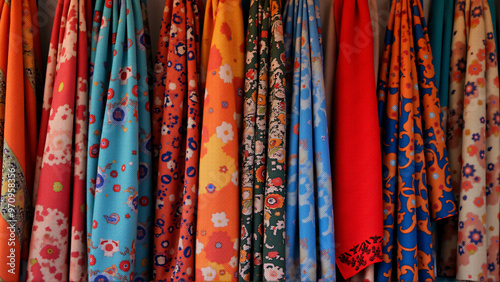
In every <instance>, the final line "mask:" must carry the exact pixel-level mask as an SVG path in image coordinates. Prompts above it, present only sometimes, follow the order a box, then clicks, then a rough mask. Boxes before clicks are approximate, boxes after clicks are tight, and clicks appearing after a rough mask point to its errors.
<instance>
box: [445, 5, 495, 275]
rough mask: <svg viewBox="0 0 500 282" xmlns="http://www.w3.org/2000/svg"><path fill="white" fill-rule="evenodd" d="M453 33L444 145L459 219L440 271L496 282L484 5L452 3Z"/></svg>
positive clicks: (488, 30)
mask: <svg viewBox="0 0 500 282" xmlns="http://www.w3.org/2000/svg"><path fill="white" fill-rule="evenodd" d="M453 29H454V31H453V39H452V55H451V62H450V80H451V84H450V93H449V94H450V95H449V111H448V136H447V145H448V148H449V152H450V170H451V182H452V184H453V189H454V191H455V196H456V199H457V202H458V203H459V215H458V219H457V221H455V225H453V224H450V225H448V226H447V229H445V232H446V233H445V236H444V237H443V238H442V239H443V243H442V246H443V250H442V252H443V253H444V256H443V257H444V258H443V266H442V269H444V270H445V272H443V274H445V275H450V276H454V275H455V267H456V278H457V279H460V280H473V281H480V280H493V281H497V280H499V279H500V278H499V273H500V271H499V267H500V265H499V262H498V255H499V245H498V240H499V234H498V232H499V227H500V225H499V224H500V222H499V219H498V218H499V211H500V202H499V199H498V195H499V192H500V182H499V179H500V163H499V159H500V158H499V157H500V141H499V138H500V137H499V135H498V130H499V125H500V111H499V107H498V103H499V90H498V68H497V58H496V48H495V37H494V29H493V21H492V18H491V11H490V8H489V5H488V1H486V0H484V1H483V0H467V1H464V0H459V1H456V3H455V18H454V27H453ZM457 230H458V234H457ZM446 234H457V235H458V236H446ZM455 254H456V256H455Z"/></svg>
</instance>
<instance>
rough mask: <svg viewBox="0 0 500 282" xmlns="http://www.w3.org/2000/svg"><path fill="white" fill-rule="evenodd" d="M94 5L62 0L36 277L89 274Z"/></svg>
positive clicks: (42, 170) (40, 180) (51, 65)
mask: <svg viewBox="0 0 500 282" xmlns="http://www.w3.org/2000/svg"><path fill="white" fill-rule="evenodd" d="M90 5H91V3H90V1H87V0H60V1H59V2H58V5H57V10H56V15H55V22H54V25H53V31H52V39H51V44H50V48H49V58H48V67H47V75H46V82H45V95H44V103H43V112H42V121H41V130H40V135H39V138H40V139H39V143H38V156H37V167H36V172H35V181H36V183H35V190H36V191H37V193H36V198H35V199H36V207H35V217H34V223H33V229H32V233H31V245H30V256H29V263H28V273H27V279H28V280H30V281H43V280H51V281H56V280H59V281H60V280H71V281H79V280H84V279H86V277H87V250H86V249H87V248H86V240H85V235H84V232H85V185H86V184H85V183H86V178H85V177H86V173H85V172H86V160H87V126H88V122H87V118H88V116H87V104H88V92H87V90H88V55H87V54H88V51H89V50H88V49H89V47H88V46H89V44H88V43H89V41H88V38H87V34H88V31H89V30H90V23H91V10H90V8H91V6H90ZM72 166H73V167H74V169H72ZM68 257H69V258H70V260H69V263H68V260H67V258H68Z"/></svg>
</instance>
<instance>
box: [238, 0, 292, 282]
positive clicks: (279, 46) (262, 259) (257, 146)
mask: <svg viewBox="0 0 500 282" xmlns="http://www.w3.org/2000/svg"><path fill="white" fill-rule="evenodd" d="M246 48H247V52H246V64H245V100H244V112H243V150H242V151H243V154H242V159H243V162H242V173H241V182H242V183H241V187H242V188H241V189H242V210H241V238H240V239H241V241H240V266H239V274H240V280H241V281H280V280H284V278H285V181H286V171H285V168H286V167H285V160H286V153H285V139H286V100H285V86H284V83H285V81H284V75H285V60H284V57H285V53H284V52H285V50H284V41H283V23H282V19H281V3H280V1H277V0H271V1H270V0H260V1H259V0H253V1H252V2H251V6H250V19H249V24H248V33H247V47H246Z"/></svg>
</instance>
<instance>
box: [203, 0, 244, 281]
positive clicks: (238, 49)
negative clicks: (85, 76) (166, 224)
mask: <svg viewBox="0 0 500 282" xmlns="http://www.w3.org/2000/svg"><path fill="white" fill-rule="evenodd" d="M203 38H204V39H203V41H202V60H201V69H202V72H201V74H202V85H203V77H204V75H206V76H205V79H206V88H205V98H204V101H203V127H202V134H201V147H200V163H199V193H198V213H197V220H196V224H197V226H196V258H195V266H196V276H195V278H196V280H215V281H235V280H237V279H238V250H239V234H240V232H239V231H240V200H239V199H240V191H239V173H238V169H239V158H238V156H239V152H238V147H239V143H240V141H241V136H240V130H239V128H241V114H242V102H243V83H244V67H245V61H244V60H245V58H244V56H245V53H244V52H245V36H244V30H243V14H242V8H241V1H239V0H225V1H222V0H221V1H219V0H209V1H207V5H206V9H205V22H204V27H203Z"/></svg>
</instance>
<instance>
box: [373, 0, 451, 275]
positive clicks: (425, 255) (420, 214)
mask: <svg viewBox="0 0 500 282" xmlns="http://www.w3.org/2000/svg"><path fill="white" fill-rule="evenodd" d="M432 59H433V58H432V53H431V49H430V45H429V37H428V34H427V27H426V25H425V20H424V17H423V11H422V6H421V2H420V1H419V0H393V1H392V6H391V13H390V19H389V24H388V27H387V33H386V37H385V49H384V55H383V58H382V61H381V67H380V77H379V82H378V93H377V96H378V103H379V121H380V127H381V133H382V161H383V167H382V172H383V174H382V175H383V201H384V204H383V207H384V210H383V214H384V236H383V249H382V251H383V253H382V262H381V263H379V264H378V265H377V267H376V275H375V277H376V279H377V280H380V281H393V280H402V281H416V280H418V281H426V280H431V279H434V278H435V274H434V272H435V271H434V250H433V243H432V232H431V226H430V223H431V220H438V219H442V218H446V217H449V216H452V215H454V214H455V213H456V207H455V204H454V201H453V193H452V188H451V182H450V172H449V169H448V157H447V151H446V146H445V135H444V132H443V128H442V126H441V121H440V113H441V108H440V103H439V97H438V93H437V87H436V82H435V78H434V76H435V73H434V66H433V64H432ZM394 267H397V269H393V268H394ZM393 270H394V271H393Z"/></svg>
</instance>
